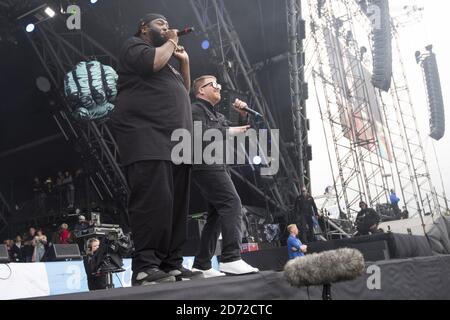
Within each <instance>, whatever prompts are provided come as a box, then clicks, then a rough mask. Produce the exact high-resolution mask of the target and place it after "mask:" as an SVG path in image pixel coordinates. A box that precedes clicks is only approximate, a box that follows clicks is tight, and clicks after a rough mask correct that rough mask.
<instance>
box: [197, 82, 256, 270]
mask: <svg viewBox="0 0 450 320" xmlns="http://www.w3.org/2000/svg"><path fill="white" fill-rule="evenodd" d="M221 88H222V87H221V85H220V84H218V83H217V79H216V78H215V77H214V76H202V77H200V78H197V79H196V80H195V81H194V89H193V90H194V94H195V96H196V98H197V99H196V101H195V102H194V103H193V104H192V115H193V119H194V121H195V123H194V126H197V125H200V126H201V128H202V131H206V130H209V129H217V130H219V131H220V132H221V133H222V135H223V137H226V131H228V132H229V134H230V135H231V136H232V135H237V134H240V133H244V132H245V131H246V130H247V129H248V128H249V126H247V125H245V126H237V127H230V122H229V121H228V120H227V119H226V118H225V116H224V115H222V114H220V113H219V112H216V110H215V109H214V108H215V106H216V105H217V104H218V103H219V102H220V99H221V96H220V90H221ZM234 106H235V108H236V109H237V110H238V111H239V112H241V114H245V111H243V110H242V109H243V108H244V107H246V106H247V104H246V103H245V102H243V101H240V100H238V99H236V101H235V102H234ZM196 131H197V130H196ZM194 138H195V137H194ZM215 142H216V141H215ZM203 160H204V161H202V163H201V164H194V165H193V171H192V180H193V181H194V183H195V184H196V186H197V187H198V188H199V190H200V193H201V194H202V196H203V197H204V198H205V200H206V201H207V203H208V216H207V220H206V224H205V226H204V228H203V230H202V235H201V243H200V250H199V252H198V254H197V255H196V257H195V260H194V265H193V269H192V270H194V271H201V272H203V274H204V275H205V277H206V278H210V277H217V276H224V275H225V273H228V274H235V275H236V274H247V273H254V272H258V271H259V270H258V269H257V268H254V267H252V266H250V265H248V264H247V263H246V262H245V261H244V260H242V259H241V243H242V231H241V223H242V205H241V199H240V198H239V195H238V193H237V191H236V188H235V187H234V184H233V181H232V180H231V177H230V174H229V172H228V171H227V169H226V165H225V161H223V163H222V164H220V163H209V162H208V161H205V160H207V159H203ZM221 160H225V159H223V157H222V159H221ZM220 232H222V253H221V257H220V265H219V269H220V271H221V272H219V271H217V270H214V269H213V268H212V267H211V258H212V257H213V255H214V252H215V250H216V243H217V239H218V237H219V234H220Z"/></svg>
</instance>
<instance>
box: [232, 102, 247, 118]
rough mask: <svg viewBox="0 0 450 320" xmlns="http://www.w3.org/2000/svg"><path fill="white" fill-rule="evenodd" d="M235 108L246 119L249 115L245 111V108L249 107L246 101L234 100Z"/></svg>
mask: <svg viewBox="0 0 450 320" xmlns="http://www.w3.org/2000/svg"><path fill="white" fill-rule="evenodd" d="M233 107H234V108H235V109H236V111H237V112H239V114H240V115H241V116H243V117H245V116H246V115H247V112H246V111H245V110H244V108H245V107H248V105H247V103H245V102H244V101H242V100H239V99H236V100H234V103H233Z"/></svg>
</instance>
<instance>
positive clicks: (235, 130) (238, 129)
mask: <svg viewBox="0 0 450 320" xmlns="http://www.w3.org/2000/svg"><path fill="white" fill-rule="evenodd" d="M249 128H250V126H249V125H247V126H241V127H230V128H229V129H228V130H229V133H230V134H231V135H232V136H236V135H238V134H242V133H245V132H246V131H247V130H248V129H249Z"/></svg>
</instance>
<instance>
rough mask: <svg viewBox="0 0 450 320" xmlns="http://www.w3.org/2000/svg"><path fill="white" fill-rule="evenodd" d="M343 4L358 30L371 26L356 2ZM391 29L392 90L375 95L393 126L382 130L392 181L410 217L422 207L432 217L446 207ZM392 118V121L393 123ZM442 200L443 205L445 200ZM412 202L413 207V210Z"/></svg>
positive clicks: (394, 24)
mask: <svg viewBox="0 0 450 320" xmlns="http://www.w3.org/2000/svg"><path fill="white" fill-rule="evenodd" d="M344 1H346V3H347V5H348V6H349V7H350V6H352V7H353V12H354V15H353V16H354V17H358V19H359V21H360V22H361V26H363V27H364V26H365V27H366V28H367V26H370V25H371V21H370V18H368V17H367V16H366V15H364V14H363V13H362V12H361V10H358V6H359V5H358V4H357V2H356V1H354V0H344ZM391 28H392V35H393V42H394V46H393V47H394V48H393V49H394V52H393V55H392V57H393V60H394V61H393V68H394V70H393V76H392V77H393V87H392V88H391V90H390V95H389V94H385V93H383V92H381V91H380V92H378V94H379V96H380V99H381V101H382V102H383V108H384V109H385V111H384V113H385V114H386V119H387V122H388V121H389V122H391V124H393V126H386V127H387V130H391V134H390V135H391V136H390V139H391V141H392V150H393V151H395V150H397V152H396V157H395V158H394V163H395V165H396V168H397V170H396V177H395V178H396V180H397V181H398V182H399V185H400V187H401V188H402V193H403V201H404V203H405V205H406V207H407V209H408V211H410V212H413V215H414V212H415V213H418V214H420V215H421V213H422V212H425V208H426V207H427V208H428V209H429V210H430V211H431V213H432V214H441V213H442V210H443V208H445V207H446V205H445V204H444V203H440V202H439V197H438V195H437V192H436V189H435V188H434V186H433V182H432V180H431V175H430V171H429V168H428V164H427V158H426V154H425V150H424V148H423V142H422V141H423V140H422V136H421V134H420V132H419V129H418V128H419V127H418V123H417V117H416V115H415V111H414V105H413V103H412V98H411V93H410V90H409V84H408V79H407V77H406V72H405V66H404V63H403V59H402V52H401V50H400V46H399V39H398V30H397V27H396V23H395V22H394V21H393V20H392V19H391ZM392 115H394V116H392ZM395 117H396V118H397V119H396V120H394V119H395ZM395 123H396V125H395ZM399 138H401V139H402V140H403V142H402V144H400V141H399ZM396 142H397V143H396ZM405 151H406V152H405ZM408 175H409V178H408ZM394 183H395V181H394ZM442 200H444V202H445V200H446V199H442ZM414 201H415V206H414V207H413V202H414ZM412 209H414V210H412Z"/></svg>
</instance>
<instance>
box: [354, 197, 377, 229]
mask: <svg viewBox="0 0 450 320" xmlns="http://www.w3.org/2000/svg"><path fill="white" fill-rule="evenodd" d="M359 207H360V208H361V210H360V211H359V212H358V215H357V216H356V228H357V229H358V233H357V235H361V236H362V235H368V234H369V233H376V232H377V231H378V223H379V222H380V215H379V214H378V213H377V212H376V211H375V210H374V209H372V208H368V207H367V204H366V203H365V202H364V201H361V202H360V203H359Z"/></svg>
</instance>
